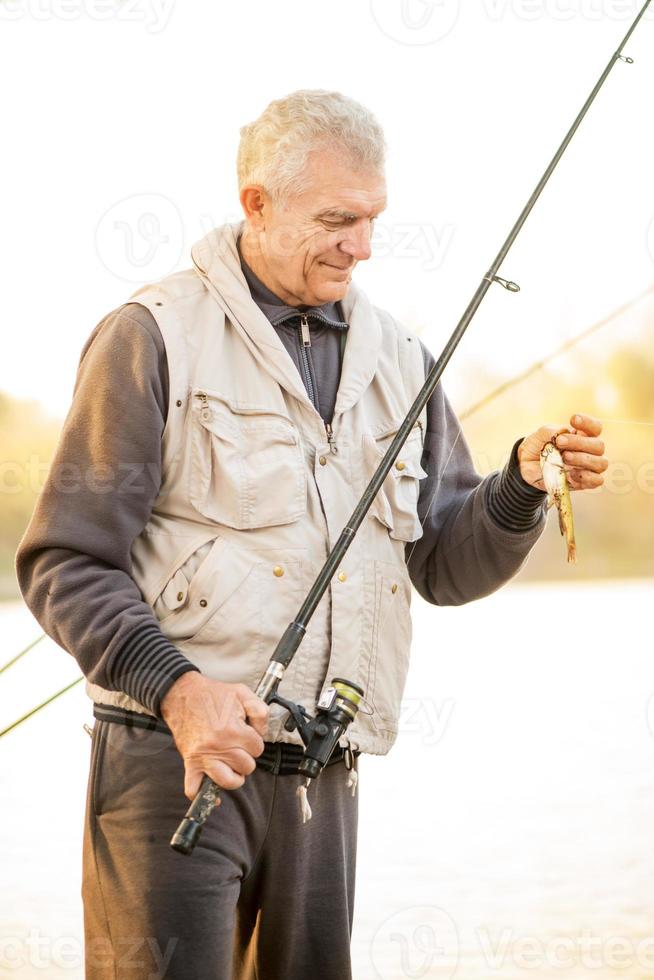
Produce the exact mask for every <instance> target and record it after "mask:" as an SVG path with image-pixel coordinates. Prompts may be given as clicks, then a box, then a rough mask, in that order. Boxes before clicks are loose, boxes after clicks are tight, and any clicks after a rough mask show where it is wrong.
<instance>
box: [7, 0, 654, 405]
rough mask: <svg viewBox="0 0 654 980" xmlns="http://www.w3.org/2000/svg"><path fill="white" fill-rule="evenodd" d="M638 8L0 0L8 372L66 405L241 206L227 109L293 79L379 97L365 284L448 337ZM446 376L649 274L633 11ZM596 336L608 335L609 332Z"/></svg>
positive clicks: (16, 388)
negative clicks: (607, 72)
mask: <svg viewBox="0 0 654 980" xmlns="http://www.w3.org/2000/svg"><path fill="white" fill-rule="evenodd" d="M638 7H640V4H637V3H635V2H632V0H583V2H582V0H545V2H535V0H468V2H467V3H466V5H465V7H464V5H463V4H462V3H458V2H457V0H433V2H432V3H427V2H425V0H372V2H371V3H369V2H360V0H355V2H347V0H330V3H320V2H313V3H310V4H308V3H300V2H290V0H276V2H275V3H268V2H251V0H241V2H239V3H231V4H224V3H216V4H211V5H210V4H204V5H202V4H199V3H193V2H186V3H184V4H182V3H170V2H166V3H164V4H163V6H160V5H158V4H156V3H154V2H152V0H151V2H146V0H138V2H137V0H124V2H123V3H122V4H115V3H112V2H111V0H58V2H55V3H50V4H47V3H46V0H3V2H2V4H1V5H0V13H1V14H2V18H1V19H0V66H1V67H0V72H1V79H0V80H1V81H2V91H3V123H2V131H3V135H4V137H5V139H4V152H3V160H2V163H3V166H2V172H3V179H2V190H1V192H0V193H1V194H2V235H1V236H0V268H2V273H3V292H2V321H3V329H4V330H5V331H6V340H7V342H6V343H5V345H4V349H3V357H2V360H1V363H0V389H4V390H7V391H9V392H11V393H13V394H16V395H20V396H25V397H34V398H37V399H39V400H41V401H42V402H43V403H44V404H45V405H47V406H48V408H49V409H50V410H51V411H52V412H54V413H57V414H62V413H63V412H65V410H66V409H67V406H68V404H69V402H70V396H71V391H72V384H73V380H74V373H75V368H76V364H77V359H78V356H79V352H80V350H81V347H82V345H83V343H84V341H85V340H86V338H87V336H88V335H89V333H90V332H91V330H92V329H93V327H94V326H95V325H96V323H97V322H98V321H99V320H100V319H101V318H102V317H103V316H104V315H105V314H106V313H107V312H109V310H111V309H113V308H114V307H115V306H117V305H119V304H120V303H122V302H124V301H125V300H126V299H127V298H128V297H129V295H131V293H132V292H133V291H134V290H135V289H136V288H137V286H138V284H139V282H141V281H150V280H152V279H156V278H159V277H161V276H163V275H166V274H167V273H168V272H170V271H172V270H173V269H174V268H185V267H188V266H189V265H190V261H189V249H190V246H191V244H192V243H193V242H194V241H195V240H197V239H198V238H200V237H202V236H203V235H204V234H205V233H206V231H208V230H209V228H211V227H213V226H214V225H216V224H219V223H221V222H222V221H224V220H225V219H226V218H227V219H230V220H232V219H235V218H237V217H239V216H240V212H239V207H240V206H239V202H238V196H237V190H236V178H235V164H234V161H235V154H236V148H237V144H238V131H239V127H240V126H241V125H243V124H244V123H245V122H249V121H251V120H252V119H253V118H255V117H256V116H257V115H258V114H259V113H260V112H261V110H262V109H263V108H264V106H265V105H266V104H267V102H268V101H270V100H271V99H272V98H276V97H279V96H281V95H284V94H285V93H287V92H289V91H291V90H293V89H296V88H335V89H339V90H341V91H343V92H345V93H347V94H349V95H351V96H353V97H355V98H357V99H359V100H360V101H362V102H363V103H365V104H366V105H367V106H369V107H370V108H371V109H372V110H373V111H374V112H375V113H376V115H377V116H378V118H379V119H380V121H381V123H382V125H383V126H384V128H385V131H386V134H387V139H388V143H389V159H388V186H389V208H388V211H387V212H386V214H385V215H384V216H382V218H381V219H380V225H379V229H378V236H379V240H378V246H377V255H376V256H374V257H373V259H372V260H371V261H370V262H369V263H368V264H367V266H366V265H365V264H364V265H362V266H360V267H359V270H358V272H357V278H358V281H359V283H360V284H361V285H363V286H364V288H366V289H367V290H368V291H369V293H370V295H371V297H372V299H373V301H374V302H376V303H377V304H378V305H380V306H385V307H386V308H388V309H389V310H391V311H392V312H393V313H394V314H395V315H396V316H398V317H400V318H404V319H405V320H406V321H407V322H408V323H409V324H411V325H412V326H414V327H416V328H419V329H421V330H422V337H423V339H424V341H425V342H426V343H427V345H428V346H429V347H430V348H431V349H432V350H433V351H434V352H436V351H437V350H438V349H439V347H440V345H442V343H443V342H444V341H445V339H446V338H447V336H449V334H450V332H451V330H452V329H453V326H454V324H455V323H456V321H457V319H458V317H459V316H460V314H461V313H462V311H463V309H464V308H465V306H466V304H467V302H468V300H469V298H470V296H471V295H472V292H473V291H474V289H475V288H476V286H477V284H478V282H479V280H480V278H481V276H482V275H483V274H484V273H485V271H486V269H487V268H488V265H489V264H490V262H491V260H492V258H493V257H494V255H495V254H496V252H497V250H498V249H499V246H500V244H501V242H502V241H503V240H504V237H505V236H506V234H507V232H508V230H509V228H510V227H511V225H512V224H513V221H514V219H515V218H516V217H517V214H518V213H519V211H520V209H521V208H522V206H523V204H524V203H525V201H526V199H527V197H528V196H529V194H530V193H531V191H532V189H533V187H534V186H535V184H536V181H537V180H538V178H539V177H540V175H541V173H542V171H543V170H544V168H545V166H546V164H547V162H548V161H549V159H550V158H551V156H552V154H553V153H554V151H555V149H556V147H557V146H558V144H559V142H560V140H561V139H562V137H563V135H564V133H565V131H566V130H567V128H568V126H569V125H570V123H571V122H572V120H573V118H574V116H575V115H576V113H577V111H578V109H579V108H580V107H581V105H582V103H583V101H584V99H585V98H586V96H587V95H588V93H589V92H590V90H591V88H592V86H593V84H594V83H595V80H596V78H597V77H598V76H599V74H600V72H601V71H602V69H603V67H604V65H605V64H606V62H607V61H608V59H609V57H610V55H611V54H612V52H613V51H614V50H615V48H616V47H617V45H618V43H619V41H620V40H621V38H622V37H623V35H624V34H625V33H626V30H627V27H628V24H629V21H630V19H631V18H632V17H633V15H634V13H635V11H636V9H637V8H638ZM628 53H629V54H630V55H631V56H633V57H634V58H635V64H634V65H631V66H628V65H625V64H623V63H619V64H618V65H617V66H616V68H615V69H614V71H613V73H612V75H611V77H610V78H609V81H608V82H607V84H606V86H605V88H604V89H603V91H602V93H601V94H600V96H599V98H598V100H597V101H596V103H595V105H594V106H593V108H592V110H591V112H590V114H589V116H588V117H587V119H586V121H585V122H584V124H583V128H582V129H581V130H580V132H579V133H578V134H577V136H576V137H575V140H574V142H573V144H572V146H571V147H570V149H569V151H568V153H567V154H566V156H565V158H564V161H563V163H562V164H561V166H560V169H559V170H558V171H557V173H556V174H555V176H554V177H553V179H552V180H551V182H550V184H549V186H548V188H547V189H546V191H545V193H544V195H543V197H542V198H541V200H540V202H539V204H538V205H537V209H536V210H535V211H534V213H533V214H532V216H531V218H530V219H529V221H528V224H527V226H526V228H525V230H524V232H523V234H522V236H521V238H520V240H519V242H518V244H517V245H516V247H515V249H514V251H513V252H512V253H511V255H510V256H509V258H508V259H507V261H506V262H505V265H504V268H503V272H504V274H505V275H506V276H507V277H508V278H511V279H514V280H516V281H518V282H519V283H520V284H521V286H522V292H521V293H520V294H518V295H512V294H509V293H506V292H505V291H504V290H502V289H501V288H500V287H499V286H498V287H494V288H493V289H492V290H491V291H490V294H489V296H488V297H487V299H486V300H485V303H484V306H483V307H482V310H481V311H480V313H479V314H478V316H477V318H476V320H475V322H474V324H473V326H472V327H471V329H470V331H469V334H468V336H467V337H466V338H465V339H464V341H463V344H462V346H461V348H460V350H459V352H458V353H457V355H456V358H455V360H454V361H453V363H452V365H451V366H450V368H449V369H448V375H447V376H446V379H445V385H446V388H448V389H449V390H450V392H451V393H452V394H453V396H454V397H455V403H456V405H457V407H458V408H459V409H461V408H464V407H465V405H466V404H468V403H469V402H470V401H471V397H470V396H471V395H472V394H474V395H477V394H478V393H477V392H474V393H472V392H467V391H464V390H460V383H459V380H458V379H459V376H460V374H461V372H462V369H463V368H464V366H468V367H469V365H470V364H471V363H475V362H478V363H486V364H489V365H490V366H492V367H493V368H494V369H497V371H498V372H500V373H501V374H502V375H503V376H504V375H506V376H510V375H511V374H513V373H514V372H515V371H516V370H518V369H519V368H520V367H521V366H524V365H526V364H528V363H530V362H531V361H532V360H533V359H534V358H536V357H539V356H540V355H542V354H545V353H547V352H549V351H550V350H551V349H552V348H553V347H555V346H556V345H557V343H558V342H559V341H560V340H561V339H563V338H565V337H568V336H571V335H573V334H575V333H577V332H579V331H581V330H582V329H583V328H584V326H586V325H588V324H589V323H591V322H593V321H594V320H595V319H597V318H599V317H600V316H603V315H605V314H606V313H608V312H610V310H611V309H613V308H614V307H616V306H618V305H619V304H620V303H622V302H624V301H625V300H627V299H629V298H630V297H631V296H633V295H635V294H637V293H639V292H640V291H641V290H643V289H645V288H646V287H647V286H649V285H651V283H652V279H653V275H654V267H653V253H654V230H653V229H652V218H653V216H654V206H653V202H652V188H653V187H654V183H653V182H652V179H651V175H652V172H653V171H654V140H653V139H652V126H651V104H652V93H653V91H654V57H653V53H654V11H653V12H648V13H647V14H646V17H645V18H644V20H643V22H642V23H641V25H640V27H639V29H638V31H637V32H636V34H635V35H634V38H633V39H632V41H631V42H630V43H629V46H628ZM610 342H611V337H610V332H609V333H605V334H603V339H602V343H605V344H609V343H610Z"/></svg>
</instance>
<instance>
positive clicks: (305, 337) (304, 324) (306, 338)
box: [300, 314, 311, 347]
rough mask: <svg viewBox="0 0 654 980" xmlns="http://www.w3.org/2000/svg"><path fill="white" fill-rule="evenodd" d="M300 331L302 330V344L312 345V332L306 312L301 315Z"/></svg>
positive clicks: (305, 345)
mask: <svg viewBox="0 0 654 980" xmlns="http://www.w3.org/2000/svg"><path fill="white" fill-rule="evenodd" d="M300 331H301V332H302V344H303V346H304V347H311V334H310V333H309V320H308V319H307V317H306V316H304V314H303V315H302V316H301V317H300Z"/></svg>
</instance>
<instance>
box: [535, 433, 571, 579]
mask: <svg viewBox="0 0 654 980" xmlns="http://www.w3.org/2000/svg"><path fill="white" fill-rule="evenodd" d="M540 468H541V470H542V472H543V483H544V484H545V489H546V490H547V506H548V507H551V506H552V504H556V509H557V510H558V512H559V530H560V531H561V534H563V535H564V537H565V540H566V544H567V546H568V561H569V562H576V561H577V545H576V544H575V526H574V522H573V520H572V501H571V500H570V488H569V487H568V477H567V474H566V472H565V468H564V466H563V457H562V456H561V453H560V452H559V450H558V449H557V448H556V446H555V445H554V443H553V442H546V443H545V445H544V446H543V448H542V449H541V453H540Z"/></svg>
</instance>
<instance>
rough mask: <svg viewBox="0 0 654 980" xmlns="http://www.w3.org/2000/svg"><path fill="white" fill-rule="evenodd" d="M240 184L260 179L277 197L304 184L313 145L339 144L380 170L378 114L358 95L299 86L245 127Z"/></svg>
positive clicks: (359, 162) (363, 166) (365, 166)
mask: <svg viewBox="0 0 654 980" xmlns="http://www.w3.org/2000/svg"><path fill="white" fill-rule="evenodd" d="M240 133H241V141H240V143H239V147H238V156H237V161H236V169H237V174H238V188H239V191H240V190H241V188H243V187H245V186H246V185H248V184H260V185H261V186H262V187H263V188H264V189H265V190H266V191H267V192H268V194H270V196H271V197H272V199H273V200H274V201H275V202H278V203H284V202H285V201H287V200H288V199H289V197H291V196H293V195H294V194H297V193H301V191H302V190H303V189H304V187H305V178H304V171H305V168H306V164H307V158H308V156H309V153H311V151H312V150H319V149H329V148H333V147H335V148H336V150H337V152H339V153H343V152H344V153H345V155H346V157H347V158H349V160H350V161H351V162H352V164H353V165H354V166H355V167H356V168H357V169H360V170H371V171H377V172H381V171H382V170H383V166H384V157H385V151H386V144H385V141H384V133H383V130H382V128H381V126H380V125H379V123H378V121H377V120H376V119H375V117H374V116H373V114H372V113H371V112H370V111H369V110H368V109H366V108H365V106H362V105H361V104H360V103H359V102H355V100H354V99H350V98H348V96H346V95H342V94H341V93H340V92H328V91H326V90H325V89H300V90H298V91H297V92H291V93H290V95H287V96H285V97H284V98H283V99H276V100H275V101H274V102H271V103H270V104H269V105H268V106H267V107H266V108H265V109H264V111H263V112H262V113H261V115H260V116H259V118H258V119H255V120H254V122H251V123H248V125H247V126H243V127H242V128H241V130H240Z"/></svg>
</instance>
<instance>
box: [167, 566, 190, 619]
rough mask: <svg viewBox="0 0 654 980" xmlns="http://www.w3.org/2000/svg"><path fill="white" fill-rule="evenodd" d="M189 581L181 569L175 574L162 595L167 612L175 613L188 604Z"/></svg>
mask: <svg viewBox="0 0 654 980" xmlns="http://www.w3.org/2000/svg"><path fill="white" fill-rule="evenodd" d="M187 590H188V580H187V578H186V576H185V575H184V572H183V571H182V570H181V569H180V570H179V571H177V572H175V574H174V575H173V577H172V578H171V580H170V582H169V583H168V585H167V586H166V588H165V589H164V590H163V592H162V593H161V602H162V603H163V605H164V606H165V608H166V609H167V610H169V611H170V612H174V611H175V610H176V609H179V607H180V606H183V605H184V603H185V602H186V593H187Z"/></svg>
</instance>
